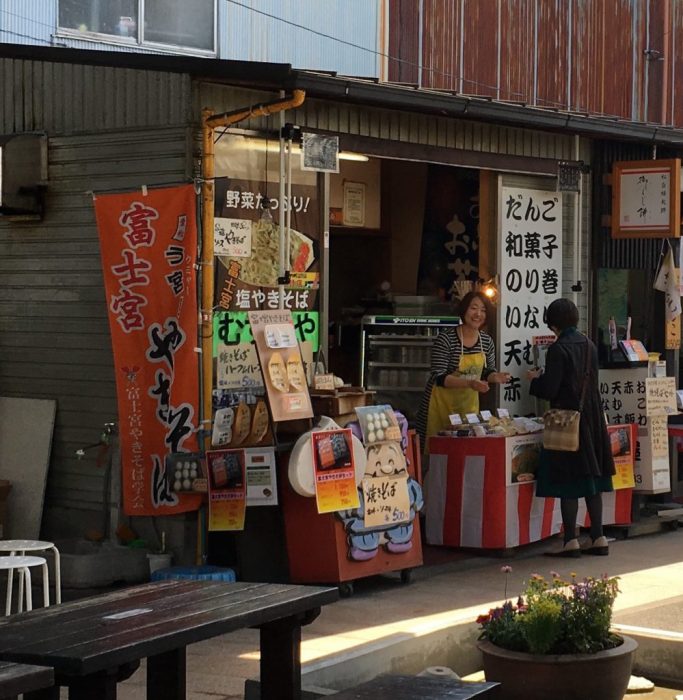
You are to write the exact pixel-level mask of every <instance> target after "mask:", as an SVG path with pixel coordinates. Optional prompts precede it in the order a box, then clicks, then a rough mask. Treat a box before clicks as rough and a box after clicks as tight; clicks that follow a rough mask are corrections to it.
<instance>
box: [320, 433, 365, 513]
mask: <svg viewBox="0 0 683 700" xmlns="http://www.w3.org/2000/svg"><path fill="white" fill-rule="evenodd" d="M311 442H312V448H313V466H314V469H315V499H316V504H317V507H318V513H334V512H336V511H339V510H348V509H350V508H358V506H359V505H360V500H359V498H358V489H357V488H356V470H355V467H354V462H353V446H352V442H351V431H350V430H349V429H344V430H341V429H340V430H321V431H318V432H314V433H312V434H311Z"/></svg>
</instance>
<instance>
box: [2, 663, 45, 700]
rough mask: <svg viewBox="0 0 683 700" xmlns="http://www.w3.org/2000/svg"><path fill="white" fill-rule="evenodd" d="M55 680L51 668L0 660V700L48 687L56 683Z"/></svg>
mask: <svg viewBox="0 0 683 700" xmlns="http://www.w3.org/2000/svg"><path fill="white" fill-rule="evenodd" d="M54 682H55V675H54V672H53V671H52V669H51V668H46V667H45V666H28V665H27V664H12V663H7V662H6V661H0V700H6V699H9V698H15V697H16V696H17V695H19V694H20V693H30V692H31V691H34V690H39V689H41V688H48V687H50V686H51V685H54ZM24 697H26V696H24Z"/></svg>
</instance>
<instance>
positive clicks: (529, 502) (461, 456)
mask: <svg viewBox="0 0 683 700" xmlns="http://www.w3.org/2000/svg"><path fill="white" fill-rule="evenodd" d="M541 439H542V438H541V434H536V435H524V436H518V437H512V438H506V437H466V438H452V437H433V438H430V441H429V450H430V457H429V470H428V473H427V476H426V479H425V489H424V490H425V537H426V540H427V543H428V544H433V545H446V546H450V547H473V548H478V549H504V548H509V547H518V546H520V545H523V544H528V543H530V542H536V541H538V540H542V539H545V538H546V537H551V536H552V535H554V534H557V533H558V532H560V530H561V528H562V517H561V514H560V501H559V499H556V498H536V496H535V495H534V492H535V488H536V484H535V482H534V481H523V482H519V481H515V476H514V473H513V468H512V462H513V454H514V452H515V451H516V450H517V449H518V447H520V446H524V447H527V448H528V447H533V443H534V442H535V443H538V445H540V442H541ZM631 496H632V490H631V489H630V488H628V489H620V490H618V491H613V492H612V493H607V494H604V496H603V522H604V524H606V525H607V524H615V523H619V524H628V523H630V522H631ZM579 503H580V505H579V517H578V521H579V523H581V524H583V525H585V526H587V525H588V524H589V520H588V515H587V513H586V509H585V503H584V501H583V499H581V500H580V502H579Z"/></svg>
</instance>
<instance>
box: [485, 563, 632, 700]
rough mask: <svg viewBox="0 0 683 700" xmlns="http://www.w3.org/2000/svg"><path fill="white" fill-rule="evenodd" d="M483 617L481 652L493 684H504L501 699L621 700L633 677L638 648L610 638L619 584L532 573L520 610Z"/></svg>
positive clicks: (506, 608)
mask: <svg viewBox="0 0 683 700" xmlns="http://www.w3.org/2000/svg"><path fill="white" fill-rule="evenodd" d="M502 571H503V573H504V574H505V577H506V579H505V582H506V591H505V598H506V600H505V602H504V603H503V605H501V606H499V607H496V608H493V609H491V610H489V612H488V613H486V614H485V615H480V616H479V617H478V618H477V623H478V624H479V625H480V628H481V635H480V637H479V642H478V646H479V649H480V650H481V652H482V655H483V658H484V672H485V674H486V679H487V680H489V681H498V682H500V683H501V684H502V688H501V690H502V694H501V696H500V697H501V698H504V699H507V700H518V699H519V700H522V699H524V700H534V698H538V700H545V699H546V698H549V697H562V698H563V699H564V700H573V698H577V699H578V698H581V699H582V700H585V698H590V697H593V698H600V699H601V700H612V699H614V700H621V699H622V698H623V696H624V693H625V692H626V688H627V686H628V680H629V677H630V674H631V663H632V656H633V652H634V651H635V649H636V646H637V645H636V642H635V641H634V640H632V639H630V638H628V637H623V636H619V635H616V634H614V633H613V632H612V631H611V621H612V608H613V605H614V600H615V598H616V596H617V593H618V592H619V579H618V577H608V576H607V575H603V576H601V577H600V578H590V577H589V578H585V579H583V580H578V579H577V576H576V574H572V575H571V580H570V581H565V580H563V579H562V578H561V577H560V575H559V574H558V573H556V572H551V573H550V576H551V578H550V579H549V580H548V579H546V578H544V577H543V576H541V575H539V574H532V576H531V578H530V580H529V581H528V582H527V583H526V586H525V589H524V591H523V592H522V595H521V596H520V597H519V598H518V599H517V602H516V603H513V602H512V601H510V600H508V599H507V577H508V575H509V574H510V572H511V571H512V568H511V567H509V566H504V567H502Z"/></svg>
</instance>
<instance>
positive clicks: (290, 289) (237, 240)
mask: <svg viewBox="0 0 683 700" xmlns="http://www.w3.org/2000/svg"><path fill="white" fill-rule="evenodd" d="M273 145H274V144H273V143H272V142H267V141H265V140H263V139H256V138H249V137H245V136H241V135H236V134H226V135H224V136H223V137H222V138H221V139H219V140H218V141H217V142H216V154H215V161H216V181H215V200H214V217H215V218H214V222H215V223H214V254H215V256H216V275H215V277H216V286H215V290H214V300H215V305H216V307H217V308H219V309H221V310H226V311H254V310H258V309H279V308H281V307H282V308H285V309H288V310H290V311H314V310H318V309H319V300H318V291H319V287H320V260H319V257H320V253H319V231H320V228H321V227H320V209H319V206H318V198H317V187H316V173H314V172H305V171H303V170H301V167H300V163H299V159H298V158H294V159H292V177H291V194H288V195H286V196H285V199H284V201H280V192H279V166H278V162H279V155H278V153H277V149H276V150H275V151H274V152H272V147H273ZM288 217H289V220H290V221H289V225H290V228H289V230H288V231H287V228H286V225H285V227H284V241H283V242H282V246H283V247H284V248H286V249H287V250H285V255H284V264H285V265H284V271H289V272H290V274H291V283H290V284H288V285H287V286H285V287H284V288H283V289H282V290H281V289H280V288H279V286H278V278H279V276H280V247H281V241H280V238H281V233H282V232H281V231H280V220H281V218H282V219H284V223H285V224H286V223H287V218H288Z"/></svg>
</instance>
